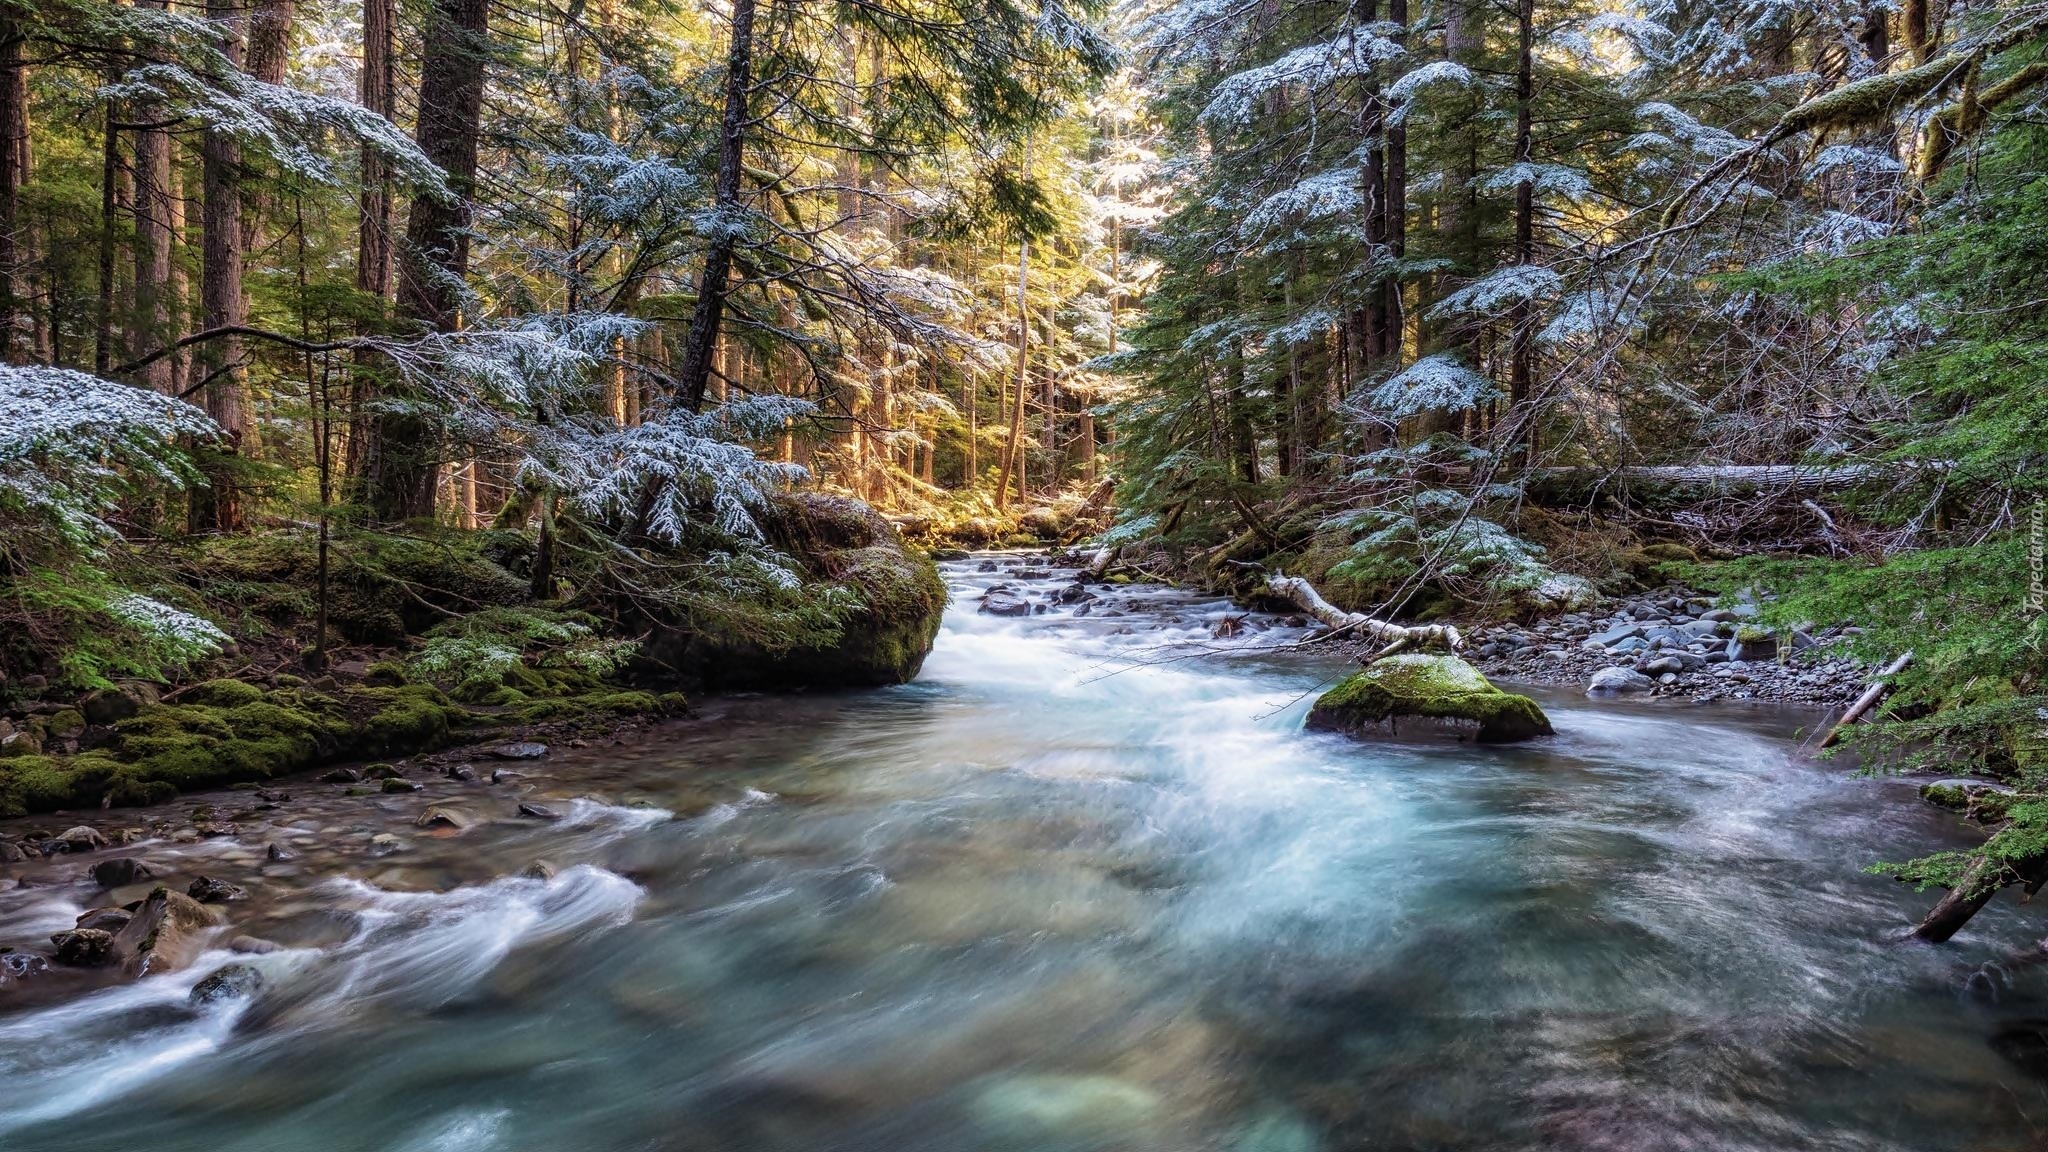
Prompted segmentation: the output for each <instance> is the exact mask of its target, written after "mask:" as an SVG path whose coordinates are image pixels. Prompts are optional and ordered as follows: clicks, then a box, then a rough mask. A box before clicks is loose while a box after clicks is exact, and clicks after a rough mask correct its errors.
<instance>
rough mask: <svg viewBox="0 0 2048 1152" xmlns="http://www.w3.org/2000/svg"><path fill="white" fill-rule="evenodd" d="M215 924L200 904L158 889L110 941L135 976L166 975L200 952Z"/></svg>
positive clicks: (188, 961)
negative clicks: (208, 932)
mask: <svg viewBox="0 0 2048 1152" xmlns="http://www.w3.org/2000/svg"><path fill="white" fill-rule="evenodd" d="M218 922H219V921H218V920H216V919H215V917H214V914H213V913H212V912H211V911H208V910H207V908H206V906H205V905H204V904H201V903H200V902H199V901H197V900H194V899H192V898H191V897H190V896H187V895H185V894H183V893H181V892H173V891H171V890H170V889H168V888H164V887H161V886H160V887H158V888H157V889H156V890H155V891H153V892H151V893H150V894H149V898H148V899H146V900H144V901H143V902H142V905H141V907H139V908H137V909H136V911H135V918H134V919H132V920H130V921H128V924H127V926H126V927H124V928H122V929H121V931H120V933H119V934H118V935H116V936H115V937H114V948H115V950H116V951H117V952H119V953H120V954H121V956H122V957H123V958H124V959H125V960H126V961H127V962H128V964H129V965H130V966H131V967H132V968H134V970H135V972H136V974H137V975H143V976H147V975H151V974H154V973H157V972H169V971H173V970H175V969H179V968H183V967H184V966H186V965H187V964H190V963H191V962H192V961H193V960H194V959H195V958H197V957H198V955H199V953H200V952H202V951H204V949H205V934H206V932H207V930H208V929H210V928H212V927H213V926H214V925H215V924H217V923H218Z"/></svg>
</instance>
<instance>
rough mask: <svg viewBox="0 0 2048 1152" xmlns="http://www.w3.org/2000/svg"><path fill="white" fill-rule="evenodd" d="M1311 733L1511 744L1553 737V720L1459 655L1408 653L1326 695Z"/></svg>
mask: <svg viewBox="0 0 2048 1152" xmlns="http://www.w3.org/2000/svg"><path fill="white" fill-rule="evenodd" d="M1308 726H1309V727H1310V728H1312V729H1316V730H1320V731H1328V732H1343V733H1347V734H1349V735H1352V736H1436V735H1448V736H1454V737H1456V738H1458V739H1460V740H1466V739H1472V740H1478V741H1480V742H1481V743H1486V744H1504V743H1509V742H1512V741H1515V740H1527V739H1529V738H1531V737H1534V736H1547V735H1549V734H1550V732H1551V727H1550V718H1549V717H1547V716H1545V715H1544V714H1543V709H1541V708H1538V707H1537V706H1536V702H1535V701H1534V700H1531V699H1529V698H1528V697H1527V696H1517V695H1515V694H1514V693H1512V692H1503V691H1501V690H1500V689H1498V688H1496V687H1494V686H1493V684H1492V683H1491V682H1490V681H1488V680H1487V679H1486V677H1485V676H1483V675H1481V674H1480V672H1479V670H1478V669H1477V668H1474V667H1472V665H1470V664H1467V663H1466V662H1465V661H1463V660H1460V659H1459V658H1458V657H1456V656H1444V655H1429V654H1425V653H1419V652H1418V653H1406V654H1403V655H1399V656H1389V657H1388V658H1386V659H1384V660H1379V661H1376V662H1374V663H1373V664H1372V665H1371V666H1370V667H1368V668H1366V669H1365V670H1364V671H1363V672H1359V673H1356V674H1354V675H1352V676H1350V677H1348V678H1347V679H1345V680H1344V682H1343V683H1341V684H1338V685H1337V686H1336V687H1335V688H1332V689H1330V690H1329V691H1328V692H1325V693H1323V695H1322V697H1321V698H1320V699H1318V700H1317V701H1316V702H1315V706H1314V707H1312V708H1310V709H1309V713H1308Z"/></svg>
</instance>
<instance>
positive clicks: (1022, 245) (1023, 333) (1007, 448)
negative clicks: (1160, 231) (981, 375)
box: [996, 142, 1031, 512]
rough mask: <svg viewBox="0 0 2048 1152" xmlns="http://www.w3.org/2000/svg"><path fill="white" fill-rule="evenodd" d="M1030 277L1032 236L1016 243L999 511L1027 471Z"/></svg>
mask: <svg viewBox="0 0 2048 1152" xmlns="http://www.w3.org/2000/svg"><path fill="white" fill-rule="evenodd" d="M1024 170H1025V174H1026V176H1027V177H1028V176H1029V174H1030V171H1031V145H1030V144H1029V142H1026V144H1025V146H1024ZM1030 280H1031V239H1030V237H1028V236H1027V237H1025V238H1024V239H1022V240H1020V241H1018V242H1017V402H1016V404H1015V405H1014V406H1013V407H1012V408H1011V409H1010V435H1009V439H1008V440H1006V441H1004V443H1003V465H1002V468H1001V470H1000V471H998V472H997V474H996V511H998V512H1001V511H1005V510H1007V509H1008V508H1009V506H1010V474H1011V472H1012V471H1016V472H1018V473H1020V474H1021V473H1022V472H1023V470H1024V463H1023V459H1024V397H1025V396H1026V395H1027V394H1028V393H1029V392H1030V391H1031V308H1030V302H1029V297H1028V295H1027V292H1028V288H1029V284H1030ZM1023 487H1024V481H1023V478H1022V476H1021V475H1019V477H1018V480H1017V488H1018V497H1019V498H1020V499H1021V498H1023Z"/></svg>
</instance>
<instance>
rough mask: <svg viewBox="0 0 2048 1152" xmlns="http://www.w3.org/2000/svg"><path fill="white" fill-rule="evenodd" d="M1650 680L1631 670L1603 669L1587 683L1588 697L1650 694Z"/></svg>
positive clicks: (1594, 674)
mask: <svg viewBox="0 0 2048 1152" xmlns="http://www.w3.org/2000/svg"><path fill="white" fill-rule="evenodd" d="M1650 683H1651V681H1650V678H1649V677H1648V676H1645V675H1643V674H1642V673H1640V672H1637V671H1635V670H1634V669H1631V668H1602V669H1601V670H1599V671H1598V672H1595V673H1593V678H1592V679H1591V680H1588V681H1587V682H1586V695H1588V696H1605V695H1609V694H1619V693H1623V692H1648V691H1649V690H1650Z"/></svg>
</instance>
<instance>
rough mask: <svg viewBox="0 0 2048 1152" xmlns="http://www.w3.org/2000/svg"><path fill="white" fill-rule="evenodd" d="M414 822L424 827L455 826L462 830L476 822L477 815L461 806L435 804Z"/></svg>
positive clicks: (457, 829) (458, 830) (454, 827)
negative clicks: (465, 810) (451, 806)
mask: <svg viewBox="0 0 2048 1152" xmlns="http://www.w3.org/2000/svg"><path fill="white" fill-rule="evenodd" d="M413 823H414V824H417V825H419V826H420V827H422V828H453V829H455V830H456V831H457V832H460V831H462V830H463V829H465V828H468V827H470V826H471V825H473V824H475V823H476V817H474V816H471V815H470V814H469V813H467V812H464V811H463V810H462V809H460V808H450V807H447V806H446V805H442V804H435V805H433V806H431V807H429V808H428V809H427V810H426V811H424V812H422V813H420V816H419V819H417V820H415V821H413Z"/></svg>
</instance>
